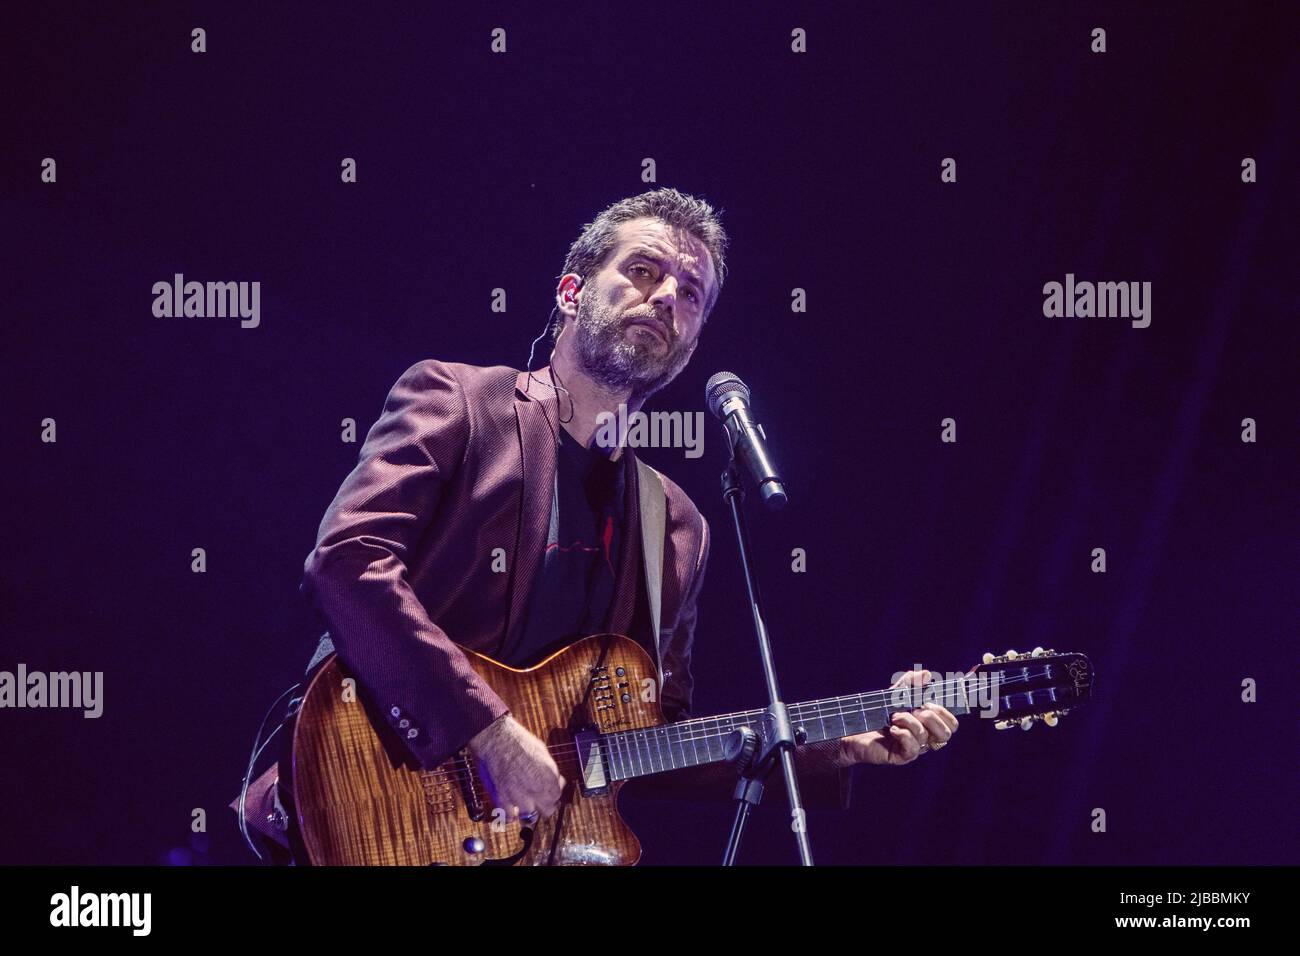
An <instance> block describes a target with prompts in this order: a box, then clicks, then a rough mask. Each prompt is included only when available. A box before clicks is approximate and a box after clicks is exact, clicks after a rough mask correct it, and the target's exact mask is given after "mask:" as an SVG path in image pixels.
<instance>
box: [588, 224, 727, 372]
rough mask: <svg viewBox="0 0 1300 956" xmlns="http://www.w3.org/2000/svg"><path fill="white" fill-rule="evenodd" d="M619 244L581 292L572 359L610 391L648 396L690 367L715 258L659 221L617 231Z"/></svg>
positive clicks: (687, 234)
mask: <svg viewBox="0 0 1300 956" xmlns="http://www.w3.org/2000/svg"><path fill="white" fill-rule="evenodd" d="M618 235H619V239H618V243H617V244H616V245H615V247H614V249H613V250H612V251H611V252H610V254H609V255H608V256H607V257H606V259H605V264H604V265H603V266H602V267H601V269H600V271H598V272H597V273H596V274H595V275H594V276H588V277H586V281H585V282H584V283H583V285H582V288H581V290H580V291H579V294H578V314H577V320H576V323H575V325H576V328H575V329H573V330H572V333H571V334H574V335H575V336H576V337H575V339H574V354H575V355H576V356H577V359H578V362H579V363H580V364H581V366H582V369H583V371H584V372H586V374H587V375H588V376H590V377H591V378H592V379H594V380H595V381H596V382H598V383H599V384H600V385H601V386H603V387H604V388H607V389H609V390H610V391H615V392H623V391H630V392H631V394H632V395H633V396H635V397H638V398H646V397H649V396H650V395H653V394H654V393H655V392H657V391H659V389H661V388H663V387H664V386H665V385H667V384H668V383H669V382H671V381H672V380H673V379H674V378H676V377H677V375H678V373H679V372H681V370H682V369H684V368H685V367H686V363H687V362H688V361H690V358H691V354H692V353H693V352H694V351H695V346H696V344H697V343H698V341H699V337H700V330H701V328H702V327H703V325H704V303H705V302H706V301H707V300H708V297H709V295H710V293H711V292H712V290H713V283H714V273H713V260H712V258H711V257H710V256H709V253H708V250H707V249H706V248H705V246H704V244H703V243H701V242H700V241H699V240H698V239H697V238H696V237H695V236H694V235H692V234H691V233H690V232H688V231H686V230H684V229H676V228H674V227H672V226H669V225H667V224H666V223H664V222H662V221H660V220H658V219H633V220H630V221H628V222H625V223H621V224H620V225H619V227H618Z"/></svg>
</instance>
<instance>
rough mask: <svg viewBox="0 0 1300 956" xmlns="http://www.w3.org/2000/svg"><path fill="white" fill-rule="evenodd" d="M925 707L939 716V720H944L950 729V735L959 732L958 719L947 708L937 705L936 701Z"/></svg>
mask: <svg viewBox="0 0 1300 956" xmlns="http://www.w3.org/2000/svg"><path fill="white" fill-rule="evenodd" d="M925 706H926V707H928V708H929V709H930V711H931V712H932V713H935V714H938V715H939V719H940V720H942V721H943V723H944V726H945V727H947V728H948V730H949V731H950V735H951V734H955V733H956V732H957V718H956V716H955V715H954V714H953V712H952V711H950V710H949V709H948V708H947V707H944V706H943V705H942V704H936V703H935V702H934V701H930V702H929V703H927V704H926V705H925ZM945 739H947V738H945Z"/></svg>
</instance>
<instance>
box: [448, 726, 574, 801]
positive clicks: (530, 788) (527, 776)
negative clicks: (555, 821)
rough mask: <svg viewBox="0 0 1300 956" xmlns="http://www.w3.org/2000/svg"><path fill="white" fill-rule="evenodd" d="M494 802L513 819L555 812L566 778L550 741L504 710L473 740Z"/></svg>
mask: <svg viewBox="0 0 1300 956" xmlns="http://www.w3.org/2000/svg"><path fill="white" fill-rule="evenodd" d="M469 749H470V752H471V753H472V754H473V755H474V756H475V757H476V758H477V759H478V762H479V773H481V774H482V776H483V782H484V783H485V784H486V785H487V788H488V793H489V795H490V796H491V797H492V802H493V803H494V804H495V805H496V806H498V807H500V808H501V809H503V810H505V811H506V813H507V814H509V816H510V817H511V818H512V819H513V818H515V817H518V816H521V815H527V814H529V813H540V814H542V815H543V816H548V817H549V816H550V815H551V814H553V813H554V812H555V811H556V809H557V807H558V805H559V802H560V796H561V795H562V794H563V792H564V785H565V780H564V777H562V776H561V775H560V768H559V767H557V766H556V765H555V761H554V760H553V759H551V754H550V752H549V751H548V750H547V749H546V744H544V743H543V742H542V741H541V740H539V739H538V738H537V737H536V736H534V735H533V734H532V733H530V732H529V731H528V730H527V729H525V728H524V726H523V725H522V724H520V723H519V722H518V721H517V720H515V719H514V717H512V716H511V715H510V714H503V715H502V716H500V717H498V718H497V719H496V720H495V721H493V722H492V723H491V724H489V725H488V726H487V727H486V728H484V729H483V730H482V731H480V732H479V733H478V734H476V735H475V736H474V738H473V739H472V740H470V742H469Z"/></svg>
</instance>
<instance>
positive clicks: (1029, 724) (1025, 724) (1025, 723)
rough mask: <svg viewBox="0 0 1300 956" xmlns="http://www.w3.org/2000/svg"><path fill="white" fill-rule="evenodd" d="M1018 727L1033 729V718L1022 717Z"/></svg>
mask: <svg viewBox="0 0 1300 956" xmlns="http://www.w3.org/2000/svg"><path fill="white" fill-rule="evenodd" d="M1020 729H1021V730H1033V729H1034V718H1032V717H1026V718H1024V719H1023V720H1022V721H1020Z"/></svg>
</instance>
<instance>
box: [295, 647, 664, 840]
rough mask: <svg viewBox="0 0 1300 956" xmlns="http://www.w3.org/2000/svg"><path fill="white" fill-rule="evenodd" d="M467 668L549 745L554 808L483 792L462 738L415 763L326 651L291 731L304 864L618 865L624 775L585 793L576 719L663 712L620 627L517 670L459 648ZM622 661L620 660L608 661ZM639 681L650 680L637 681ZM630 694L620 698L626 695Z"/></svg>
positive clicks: (652, 723)
mask: <svg viewBox="0 0 1300 956" xmlns="http://www.w3.org/2000/svg"><path fill="white" fill-rule="evenodd" d="M465 654H466V656H467V657H468V658H469V661H470V663H471V665H472V666H473V668H474V670H475V671H476V672H477V673H478V674H479V675H480V676H482V678H483V679H484V680H485V681H486V682H487V684H488V685H489V686H490V687H491V688H492V689H493V690H494V691H495V692H496V693H497V694H498V695H499V696H500V697H501V699H502V700H504V701H506V702H507V703H508V704H509V705H510V710H511V713H512V714H513V716H514V718H515V719H516V720H517V721H519V723H520V724H522V725H523V726H524V727H525V728H527V729H528V730H530V731H531V732H532V733H534V734H536V735H537V736H538V737H539V738H541V740H542V741H544V742H545V743H546V744H547V746H548V747H550V748H551V749H552V754H553V755H554V756H555V759H556V763H557V765H558V766H559V768H560V773H561V774H563V776H564V778H565V790H564V796H563V798H562V800H561V804H560V808H559V809H558V810H557V811H556V813H555V814H554V815H553V816H551V817H549V818H547V817H539V818H538V819H537V821H536V823H535V825H533V826H530V825H529V824H528V823H526V822H521V821H519V820H509V819H507V818H506V813H507V812H508V809H509V808H505V809H504V810H503V809H502V808H498V807H495V806H493V805H492V803H491V798H490V796H489V795H488V793H487V789H486V787H485V786H484V785H483V781H482V778H481V777H480V775H479V769H478V766H477V762H476V761H475V760H474V759H473V757H472V756H470V755H469V754H468V753H467V752H466V751H462V752H461V753H460V754H458V755H456V756H455V757H453V758H452V759H450V760H448V761H447V762H446V763H444V764H443V765H442V766H441V767H439V768H438V769H437V770H431V771H422V770H421V769H420V767H419V766H418V764H417V763H415V761H414V758H413V757H412V756H411V755H410V753H409V752H407V751H406V748H405V747H404V746H403V745H402V744H401V742H400V740H398V739H397V737H396V735H395V733H394V732H393V731H392V730H391V729H390V727H389V725H388V723H387V721H385V720H383V719H379V720H376V719H374V715H372V713H371V711H370V710H369V706H370V705H369V704H368V703H367V702H364V701H363V700H362V694H361V692H360V690H359V688H358V687H357V685H356V682H355V681H354V680H350V678H351V676H352V675H351V674H350V673H349V672H348V671H347V669H346V667H345V665H344V664H343V662H342V661H341V660H339V658H338V655H337V654H335V655H333V656H332V657H330V658H328V659H327V660H326V661H325V663H323V664H322V665H321V666H320V667H319V669H318V670H317V672H316V674H315V675H314V677H313V678H312V680H311V682H310V684H309V686H308V688H307V692H306V694H305V695H304V697H303V701H302V706H301V709H300V710H299V712H298V718H297V721H296V723H295V725H294V733H293V768H292V769H293V793H294V800H295V803H296V811H297V815H298V825H299V832H300V835H301V838H302V842H303V846H304V848H305V850H306V853H307V856H308V860H309V862H310V863H312V864H314V865H332V866H339V865H351V866H361V865H381V866H394V865H398V866H428V865H451V866H482V865H499V866H500V865H522V866H565V865H569V866H572V865H577V866H592V865H594V866H629V865H632V864H635V863H636V862H637V860H638V859H639V858H640V856H641V844H640V842H639V841H638V840H637V838H636V835H635V834H633V833H632V831H631V830H630V829H629V828H628V827H627V825H626V824H625V823H624V822H623V820H622V818H621V817H620V816H619V814H618V806H617V804H618V791H619V789H620V788H621V787H622V785H623V784H622V782H621V781H620V782H614V783H611V784H609V785H608V786H607V787H600V788H594V789H593V791H592V792H591V793H585V792H584V788H583V787H582V786H580V780H579V778H580V773H579V770H578V764H577V754H576V748H575V747H574V746H573V735H574V733H576V732H578V731H580V730H583V729H594V730H598V731H600V732H601V733H606V732H611V731H623V730H634V729H638V728H642V727H656V726H660V725H662V724H663V723H664V718H663V713H662V711H661V709H660V706H659V702H658V699H657V696H654V695H647V696H651V697H652V698H653V699H651V700H649V701H646V700H643V699H642V688H643V687H654V686H657V684H656V683H654V681H655V679H656V677H657V674H656V670H655V666H654V663H653V662H652V661H651V660H650V658H649V656H648V655H647V654H646V653H645V651H644V650H643V649H642V647H641V646H640V645H639V644H637V643H636V642H635V641H633V640H631V639H630V638H627V637H622V636H620V635H615V634H604V635H597V636H594V637H588V638H584V639H583V640H581V641H579V642H577V643H576V644H572V645H570V646H569V647H566V648H564V649H563V650H561V651H558V652H557V653H555V654H553V655H552V656H551V657H549V658H547V659H546V660H544V661H542V662H541V663H539V664H537V665H535V666H533V667H530V668H528V669H526V670H517V669H515V668H511V667H507V666H505V665H503V664H499V663H497V662H496V661H494V660H492V659H490V658H487V657H484V656H482V655H481V654H476V653H474V652H473V651H469V650H466V651H465ZM620 669H621V673H620ZM647 680H648V681H651V683H650V684H645V683H643V682H644V681H647ZM625 695H626V697H627V698H628V699H627V700H624V699H623V698H624V696H625Z"/></svg>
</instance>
